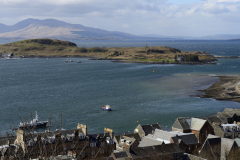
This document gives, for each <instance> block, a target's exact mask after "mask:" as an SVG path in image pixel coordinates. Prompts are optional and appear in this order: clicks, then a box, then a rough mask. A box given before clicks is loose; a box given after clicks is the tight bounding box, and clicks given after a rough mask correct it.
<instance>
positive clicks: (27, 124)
mask: <svg viewBox="0 0 240 160" xmlns="http://www.w3.org/2000/svg"><path fill="white" fill-rule="evenodd" d="M47 124H48V121H38V115H37V111H36V117H35V118H33V119H32V120H31V121H30V122H20V125H19V128H20V129H29V128H45V127H46V126H47Z"/></svg>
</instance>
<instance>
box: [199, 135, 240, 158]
mask: <svg viewBox="0 0 240 160" xmlns="http://www.w3.org/2000/svg"><path fill="white" fill-rule="evenodd" d="M199 153H200V157H202V158H206V159H217V160H227V159H232V160H238V159H239V157H240V154H239V149H238V145H237V143H236V142H235V141H234V140H232V139H228V138H222V137H219V136H214V135H209V136H208V137H207V139H206V141H205V142H204V144H203V146H202V149H201V150H200V152H199Z"/></svg>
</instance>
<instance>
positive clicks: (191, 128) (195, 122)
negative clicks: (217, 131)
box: [172, 118, 214, 144]
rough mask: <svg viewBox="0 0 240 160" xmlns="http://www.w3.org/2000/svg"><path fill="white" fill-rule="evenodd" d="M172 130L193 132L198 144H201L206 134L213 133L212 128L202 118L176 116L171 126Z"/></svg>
mask: <svg viewBox="0 0 240 160" xmlns="http://www.w3.org/2000/svg"><path fill="white" fill-rule="evenodd" d="M172 131H179V132H183V133H190V132H192V133H194V134H195V135H196V137H197V139H198V142H199V143H200V144H203V143H204V141H205V140H206V138H207V136H208V134H214V129H213V127H212V126H211V124H210V123H209V122H208V120H206V119H204V118H177V119H176V120H175V122H174V124H173V126H172Z"/></svg>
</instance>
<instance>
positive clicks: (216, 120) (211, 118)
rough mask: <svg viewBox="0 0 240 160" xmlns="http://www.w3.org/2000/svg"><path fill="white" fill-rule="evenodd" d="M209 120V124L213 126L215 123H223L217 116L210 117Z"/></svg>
mask: <svg viewBox="0 0 240 160" xmlns="http://www.w3.org/2000/svg"><path fill="white" fill-rule="evenodd" d="M208 120H209V122H210V123H211V124H212V123H213V122H216V123H222V121H221V120H220V119H219V118H218V116H217V115H216V114H215V115H212V116H210V117H208Z"/></svg>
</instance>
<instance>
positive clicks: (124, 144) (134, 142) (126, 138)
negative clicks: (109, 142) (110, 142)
mask: <svg viewBox="0 0 240 160" xmlns="http://www.w3.org/2000/svg"><path fill="white" fill-rule="evenodd" d="M140 140H141V138H140V137H139V135H138V134H137V133H134V134H124V135H117V136H115V137H114V141H115V143H116V149H117V150H120V151H125V152H127V153H128V154H129V153H130V152H131V150H132V149H133V148H136V147H138V145H139V141H140Z"/></svg>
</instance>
